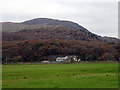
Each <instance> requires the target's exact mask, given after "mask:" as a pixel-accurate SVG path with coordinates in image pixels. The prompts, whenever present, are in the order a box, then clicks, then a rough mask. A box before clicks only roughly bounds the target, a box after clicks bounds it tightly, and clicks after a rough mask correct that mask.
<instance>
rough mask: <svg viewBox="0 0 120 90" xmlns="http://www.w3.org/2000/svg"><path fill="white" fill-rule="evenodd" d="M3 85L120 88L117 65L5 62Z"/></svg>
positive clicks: (13, 86) (19, 86)
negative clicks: (19, 63) (13, 63)
mask: <svg viewBox="0 0 120 90" xmlns="http://www.w3.org/2000/svg"><path fill="white" fill-rule="evenodd" d="M2 87H3V88H118V64H117V63H82V64H29V65H27V64H22V65H3V66H2Z"/></svg>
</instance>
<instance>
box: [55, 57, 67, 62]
mask: <svg viewBox="0 0 120 90" xmlns="http://www.w3.org/2000/svg"><path fill="white" fill-rule="evenodd" d="M67 60H68V56H66V57H57V58H56V61H61V62H66V61H67Z"/></svg>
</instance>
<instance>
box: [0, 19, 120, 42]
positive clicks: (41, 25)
mask: <svg viewBox="0 0 120 90" xmlns="http://www.w3.org/2000/svg"><path fill="white" fill-rule="evenodd" d="M59 28H60V29H61V30H63V31H64V32H66V33H67V34H65V33H64V32H61V35H62V36H63V35H64V36H63V37H65V36H66V37H69V36H70V35H69V33H71V32H73V31H75V32H77V33H78V34H76V33H73V34H72V35H71V36H72V40H76V39H77V38H79V39H77V40H84V39H83V37H84V38H85V40H99V41H106V42H118V41H119V39H117V38H112V37H102V36H98V35H96V34H94V33H92V32H90V31H89V30H87V29H86V28H84V27H83V26H81V25H79V24H77V23H74V22H72V21H65V20H57V19H50V18H35V19H31V20H27V21H24V22H21V23H13V22H6V23H5V22H4V23H2V29H3V31H2V32H4V33H3V40H4V38H6V37H9V35H11V37H12V35H15V33H14V32H16V35H18V36H20V37H19V38H22V34H21V32H22V31H23V32H24V31H27V33H29V34H30V35H31V31H30V30H32V33H36V30H38V31H40V30H41V29H44V31H43V33H41V32H37V33H38V34H39V36H38V37H37V38H41V36H43V35H42V34H45V32H49V33H47V34H45V38H46V37H48V36H50V37H53V36H52V35H51V34H50V33H51V32H50V31H48V30H50V29H53V31H52V32H53V35H54V36H56V37H54V39H56V38H57V37H59V38H58V39H60V38H61V35H60V34H59V33H57V32H56V30H59ZM66 30H68V31H66ZM68 32H69V33H68ZM80 33H81V34H80ZM24 34H25V32H24ZM29 34H28V35H29ZM4 35H5V36H4ZM25 35H27V34H25ZM33 35H34V34H33ZM36 36H37V35H36V34H35V35H34V37H36ZM26 37H29V36H26ZM66 37H65V38H63V39H66ZM14 38H15V37H14ZM37 38H35V39H37ZM42 38H44V37H42ZM26 39H27V38H26ZM31 39H33V38H31ZM6 40H7V39H6ZM33 40H34V39H33Z"/></svg>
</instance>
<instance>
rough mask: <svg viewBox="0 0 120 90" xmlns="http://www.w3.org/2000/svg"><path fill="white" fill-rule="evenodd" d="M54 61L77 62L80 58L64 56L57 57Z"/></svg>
mask: <svg viewBox="0 0 120 90" xmlns="http://www.w3.org/2000/svg"><path fill="white" fill-rule="evenodd" d="M56 61H58V62H79V61H80V59H77V57H76V56H73V55H72V56H65V57H57V58H56Z"/></svg>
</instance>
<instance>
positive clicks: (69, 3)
mask: <svg viewBox="0 0 120 90" xmlns="http://www.w3.org/2000/svg"><path fill="white" fill-rule="evenodd" d="M0 11H1V12H0V15H1V18H0V21H1V22H2V21H14V22H21V21H25V20H30V19H33V18H41V17H42V18H53V19H60V20H69V21H73V22H76V23H78V24H80V25H82V26H84V27H85V28H87V29H88V30H89V31H91V32H93V33H95V34H98V35H102V36H112V37H118V0H0Z"/></svg>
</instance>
